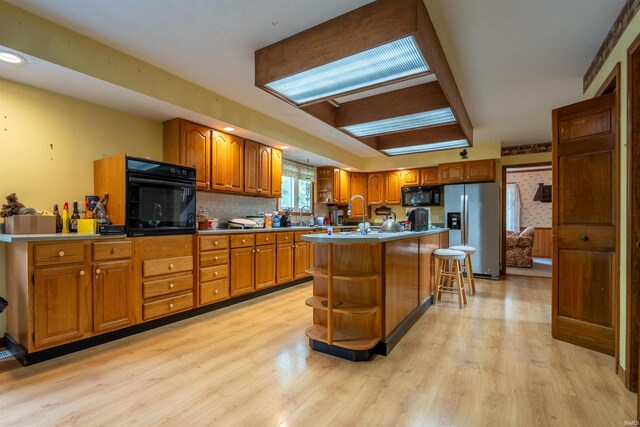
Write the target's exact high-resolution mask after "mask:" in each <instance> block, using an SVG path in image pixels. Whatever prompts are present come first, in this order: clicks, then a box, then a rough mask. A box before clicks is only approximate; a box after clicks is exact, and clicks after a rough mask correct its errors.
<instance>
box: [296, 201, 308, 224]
mask: <svg viewBox="0 0 640 427" xmlns="http://www.w3.org/2000/svg"><path fill="white" fill-rule="evenodd" d="M305 209H308V210H309V212H311V206H303V207H301V208H300V219H299V220H298V225H299V226H301V225H302V211H304V210H305Z"/></svg>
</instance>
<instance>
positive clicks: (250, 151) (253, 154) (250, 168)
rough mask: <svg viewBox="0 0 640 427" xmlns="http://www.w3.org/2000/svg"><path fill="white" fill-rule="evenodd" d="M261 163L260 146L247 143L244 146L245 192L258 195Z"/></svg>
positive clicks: (254, 143) (251, 142)
mask: <svg viewBox="0 0 640 427" xmlns="http://www.w3.org/2000/svg"><path fill="white" fill-rule="evenodd" d="M259 163H260V144H258V143H257V142H253V141H249V140H247V141H245V144H244V192H245V193H251V194H258V169H259V168H260V166H259Z"/></svg>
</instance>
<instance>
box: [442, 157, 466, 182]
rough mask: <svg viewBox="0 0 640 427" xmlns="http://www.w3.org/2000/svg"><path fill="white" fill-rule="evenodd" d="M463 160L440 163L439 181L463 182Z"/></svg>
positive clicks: (464, 175)
mask: <svg viewBox="0 0 640 427" xmlns="http://www.w3.org/2000/svg"><path fill="white" fill-rule="evenodd" d="M465 177H466V173H465V162H455V163H443V164H441V165H440V183H442V184H449V183H452V182H464V180H465Z"/></svg>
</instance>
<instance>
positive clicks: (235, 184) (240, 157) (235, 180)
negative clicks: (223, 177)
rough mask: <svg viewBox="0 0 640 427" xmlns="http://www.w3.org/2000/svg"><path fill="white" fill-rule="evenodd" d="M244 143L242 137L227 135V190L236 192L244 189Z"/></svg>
mask: <svg viewBox="0 0 640 427" xmlns="http://www.w3.org/2000/svg"><path fill="white" fill-rule="evenodd" d="M244 143H245V141H244V140H243V139H242V138H238V137H237V136H235V135H231V136H230V137H229V149H228V151H227V156H228V158H227V161H228V166H227V174H228V175H227V183H228V184H229V191H233V192H236V193H241V192H243V191H244Z"/></svg>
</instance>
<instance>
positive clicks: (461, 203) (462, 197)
mask: <svg viewBox="0 0 640 427" xmlns="http://www.w3.org/2000/svg"><path fill="white" fill-rule="evenodd" d="M465 197H466V196H465V195H464V194H462V195H461V196H460V244H461V245H464V244H465V243H464V235H465V231H466V230H465V228H464V227H465V220H464V215H465V213H464V207H465V203H464V202H465V200H464V199H465Z"/></svg>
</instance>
